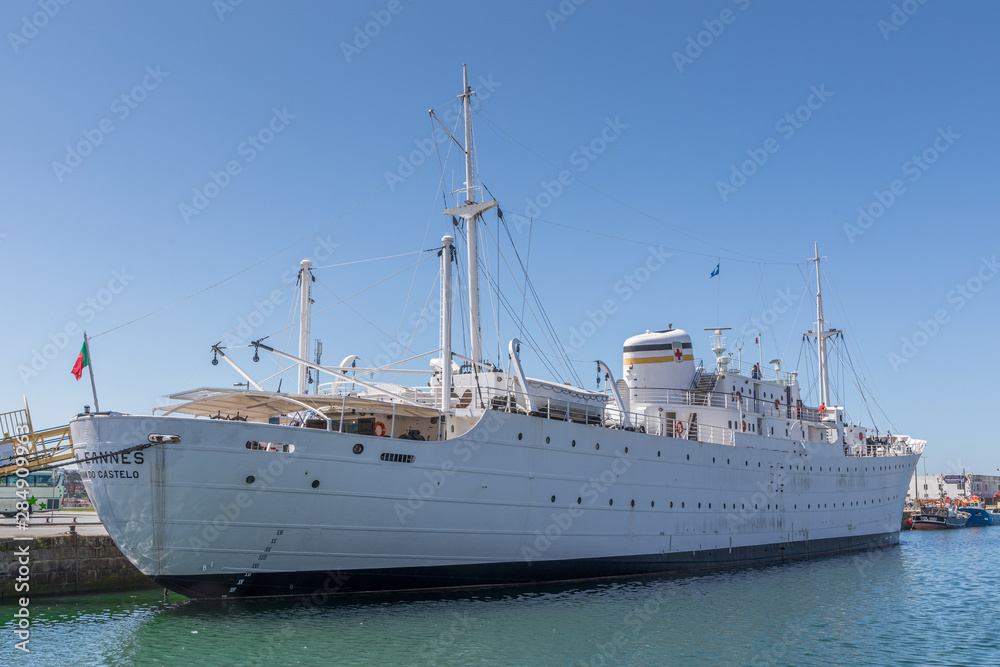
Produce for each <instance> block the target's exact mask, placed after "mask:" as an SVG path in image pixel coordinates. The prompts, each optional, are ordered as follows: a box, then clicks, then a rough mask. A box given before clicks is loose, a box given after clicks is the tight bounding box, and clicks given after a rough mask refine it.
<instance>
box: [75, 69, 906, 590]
mask: <svg viewBox="0 0 1000 667" xmlns="http://www.w3.org/2000/svg"><path fill="white" fill-rule="evenodd" d="M472 94H473V91H472V90H471V88H470V87H469V85H468V78H467V76H465V78H464V89H463V94H462V96H461V97H462V101H463V109H464V116H465V137H464V139H465V141H464V143H463V142H459V141H458V140H457V139H456V143H458V144H460V145H464V147H467V148H470V147H471V145H472V140H471V139H472V134H471V132H472V131H471V124H470V121H469V115H470V108H471V97H472ZM463 150H464V152H465V162H466V182H465V187H464V189H463V191H462V199H464V201H462V202H460V205H458V206H456V207H454V208H450V209H446V210H445V214H446V215H449V216H457V217H461V218H463V219H464V220H465V224H466V228H467V230H468V233H467V240H468V258H467V264H468V276H467V281H466V287H467V289H468V293H467V297H468V303H469V308H468V311H469V330H470V332H471V334H470V338H471V340H470V342H469V349H471V354H470V356H469V357H464V356H460V355H458V354H457V353H455V352H454V351H453V350H452V334H451V328H452V297H453V293H452V273H453V269H452V264H453V253H454V250H453V239H452V238H451V237H449V236H445V237H444V238H443V239H442V243H441V251H440V256H441V273H440V281H441V302H440V306H441V336H440V348H439V349H438V350H436V351H434V352H433V353H430V354H428V355H422V357H423V358H424V359H423V363H425V364H426V365H425V367H424V368H422V369H416V370H413V369H410V370H404V369H403V368H402V367H401V365H400V364H399V363H396V364H389V365H388V366H385V367H380V368H361V367H358V366H357V364H356V357H354V356H353V355H352V356H349V357H347V358H346V359H345V360H344V361H343V362H342V363H341V364H340V365H339V366H322V365H320V364H319V363H312V362H310V361H309V360H308V357H309V349H310V348H309V346H310V342H311V338H310V330H309V322H310V316H309V311H310V304H311V303H312V298H311V284H312V277H311V271H312V269H311V265H310V263H309V262H308V261H305V260H304V261H303V262H302V266H301V271H300V274H299V277H300V287H299V299H300V304H301V305H300V315H301V319H300V327H299V328H300V332H299V350H298V355H297V356H296V355H291V354H288V353H286V352H282V351H279V350H277V349H273V348H271V347H270V346H268V345H265V344H263V343H261V342H260V341H255V342H254V343H253V345H254V347H255V348H256V350H255V354H257V353H261V354H265V353H271V354H276V355H278V356H279V357H283V358H285V359H286V360H288V361H289V362H291V363H292V364H295V365H297V367H298V388H297V391H296V392H295V393H293V394H289V393H279V392H271V391H265V390H264V389H263V388H262V386H261V384H259V383H258V382H257V381H255V380H254V379H253V378H252V377H251V376H250V374H248V373H247V372H245V371H244V370H243V369H242V368H240V366H239V365H238V364H237V363H236V362H235V361H234V360H233V359H232V358H231V357H230V356H229V355H227V354H226V353H225V348H223V347H222V346H216V347H215V348H214V349H215V351H216V354H217V355H218V356H219V357H222V359H223V360H224V361H227V362H228V363H229V364H230V365H231V366H232V367H233V368H234V369H235V370H236V371H237V372H239V373H240V375H242V376H243V378H244V379H245V380H246V388H245V389H198V390H194V391H189V392H186V393H181V394H176V395H173V396H172V397H171V398H172V399H174V400H176V401H178V402H177V403H176V404H174V405H172V406H170V407H168V408H164V409H160V410H158V411H154V413H157V412H158V413H159V414H154V415H146V416H139V415H127V414H121V413H117V412H104V413H84V414H80V415H77V416H76V417H75V418H74V419H73V420H72V422H71V425H70V426H71V429H72V436H73V442H74V443H75V446H76V456H77V459H78V461H79V462H80V468H81V472H82V474H83V476H84V482H85V484H86V488H87V492H88V494H89V496H90V498H91V500H92V501H93V503H94V506H95V508H96V509H97V512H98V514H99V515H100V518H101V521H102V522H103V523H104V526H105V527H106V528H107V531H108V534H109V535H110V536H111V537H112V539H113V540H114V541H115V543H116V544H117V545H118V546H119V547H120V548H121V551H122V553H124V554H125V556H127V557H128V559H129V560H130V561H131V562H132V563H134V564H135V566H136V567H137V568H138V569H139V570H141V571H142V572H143V573H144V574H146V575H147V576H149V577H150V578H152V579H153V580H154V581H156V582H157V583H159V584H162V585H163V586H164V587H166V588H168V589H170V590H172V591H176V592H178V593H181V594H183V595H186V596H189V597H192V598H248V597H278V596H310V595H312V596H322V597H324V598H325V597H326V596H327V595H333V594H339V593H356V592H367V591H402V590H415V589H444V588H453V587H476V586H497V585H511V584H524V583H530V582H541V581H571V580H581V579H594V578H605V577H631V576H638V575H650V574H658V573H668V572H678V571H685V570H696V569H704V568H714V567H720V566H732V565H741V564H750V563H761V562H768V561H779V560H783V559H788V558H796V557H803V556H813V555H819V554H833V553H840V552H847V551H852V550H859V549H871V548H876V547H886V546H890V545H893V544H896V543H897V542H898V539H899V529H900V524H901V517H902V512H903V504H904V498H905V495H906V487H907V484H908V482H909V480H910V477H911V475H912V473H913V470H914V466H915V465H916V461H917V459H918V458H919V456H920V453H921V451H922V450H923V447H924V444H925V443H924V441H921V440H915V439H912V438H910V437H909V436H901V435H895V436H888V437H872V435H871V434H869V433H867V432H866V430H865V429H862V428H860V427H859V426H856V425H852V424H850V423H847V422H846V421H845V413H844V409H843V408H842V407H839V406H833V405H830V395H829V389H828V381H827V370H826V366H827V364H826V343H827V338H828V337H829V336H832V335H835V334H836V333H839V332H836V331H832V330H830V329H828V328H827V326H826V323H825V322H824V319H823V311H822V291H821V289H820V284H819V279H820V272H819V254H818V252H817V253H816V258H815V260H816V276H817V322H816V329H815V331H813V332H810V334H809V335H811V336H814V337H815V338H816V340H817V348H818V351H819V352H818V360H817V361H818V369H819V385H820V386H819V396H820V401H821V405H820V406H819V407H809V406H806V405H803V403H802V398H801V394H800V386H799V383H798V380H797V376H796V374H795V373H791V374H789V373H785V372H782V371H781V370H780V362H779V361H778V360H775V362H773V367H772V368H762V367H761V365H760V364H753V365H751V364H747V363H743V362H742V361H737V360H734V359H733V358H732V357H731V356H729V355H727V353H726V339H725V335H724V329H723V328H719V329H715V330H714V334H713V335H712V336H711V341H712V343H711V344H712V349H713V352H714V353H715V356H716V358H715V362H714V368H711V369H706V368H703V367H702V364H701V363H699V362H697V361H696V360H695V358H694V356H693V349H692V341H691V337H690V336H689V335H688V333H686V332H685V331H683V330H681V329H675V328H672V327H667V329H666V330H663V331H647V332H645V333H642V334H639V335H636V336H632V337H631V338H628V339H627V340H626V341H625V343H624V351H623V362H622V363H623V367H622V377H621V379H617V380H616V379H614V376H613V373H612V371H611V369H610V368H609V367H608V366H607V365H605V364H603V363H602V362H597V363H598V364H599V366H600V368H601V373H602V375H603V376H604V378H605V380H606V382H605V384H606V390H605V391H590V390H586V389H583V388H580V387H574V386H570V385H568V384H561V383H557V382H551V381H546V380H539V379H534V378H531V377H528V376H527V375H526V372H525V370H524V369H523V368H522V364H521V361H520V357H519V351H520V350H519V345H520V344H519V342H518V341H517V340H516V339H514V340H511V341H510V342H509V345H508V349H507V352H508V354H509V358H508V359H507V360H504V361H503V364H504V365H505V367H504V368H498V367H497V366H495V365H493V364H490V363H487V362H484V361H483V354H482V352H481V336H480V324H479V303H478V299H479V285H478V281H479V277H480V276H479V268H478V266H477V252H476V248H477V240H476V229H477V222H479V221H480V220H481V216H482V214H483V212H484V211H487V210H489V209H491V208H493V207H495V206H497V202H496V201H476V199H477V197H476V191H477V190H478V188H475V187H474V186H473V183H474V179H473V173H472V169H473V160H472V151H471V150H465V149H463ZM431 355H433V358H431V359H429V360H428V359H426V357H430V356H431ZM405 361H412V360H405ZM387 372H391V373H393V374H396V373H421V374H423V376H422V377H420V381H419V382H418V383H416V386H414V387H406V386H402V385H399V384H394V383H388V382H378V381H376V380H374V379H373V378H375V377H380V374H384V373H387ZM313 373H315V374H316V375H317V376H319V375H323V374H325V375H328V376H329V377H330V379H331V381H330V382H327V383H322V384H319V385H318V391H316V392H315V393H310V392H308V388H309V378H310V375H311V374H313ZM427 378H429V381H428V379H427Z"/></svg>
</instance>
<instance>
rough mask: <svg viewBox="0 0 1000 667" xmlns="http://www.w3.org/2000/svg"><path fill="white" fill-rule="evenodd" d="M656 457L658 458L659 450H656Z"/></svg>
mask: <svg viewBox="0 0 1000 667" xmlns="http://www.w3.org/2000/svg"><path fill="white" fill-rule="evenodd" d="M656 458H660V450H656Z"/></svg>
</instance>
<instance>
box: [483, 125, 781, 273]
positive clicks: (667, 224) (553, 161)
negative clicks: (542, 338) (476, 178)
mask: <svg viewBox="0 0 1000 667" xmlns="http://www.w3.org/2000/svg"><path fill="white" fill-rule="evenodd" d="M482 113H484V114H486V115H488V116H489V117H490V118H493V119H494V120H495V121H496V122H498V123H500V124H501V125H503V126H504V127H505V128H507V129H508V130H509V131H510V132H511V133H513V134H514V135H515V136H516V137H517V138H518V139H519V140H520V141H519V143H521V144H522V145H525V146H527V147H530V148H532V149H533V150H534V151H536V152H537V153H538V154H539V155H542V156H543V157H545V158H546V159H547V160H548V161H549V162H550V163H551V164H552V165H553V166H555V167H558V168H560V169H565V170H566V171H568V172H570V173H571V174H573V175H574V176H575V177H576V178H577V179H579V180H580V182H581V183H583V184H584V185H586V186H587V187H589V188H590V189H592V190H594V191H595V192H597V193H598V194H600V195H603V196H604V197H607V198H608V199H610V200H611V201H614V202H616V203H618V204H620V205H621V206H624V207H625V208H627V209H629V210H631V211H633V212H635V213H638V214H639V215H641V216H643V217H645V218H648V219H649V220H652V221H653V222H656V223H658V224H660V225H663V226H665V227H667V228H669V229H672V230H674V231H676V232H678V233H679V234H682V235H684V236H686V237H688V238H690V239H692V240H694V241H697V242H698V243H703V244H705V245H707V246H709V247H711V248H715V249H716V250H724V251H727V252H734V253H736V254H737V255H741V256H743V257H747V258H750V259H752V260H756V261H767V262H769V263H772V264H794V263H795V262H782V261H780V260H769V259H764V258H761V257H755V256H753V255H748V254H746V253H742V252H739V251H735V250H730V249H728V248H725V247H723V246H720V245H717V244H714V243H711V242H709V241H706V240H704V239H702V238H699V237H698V236H697V235H695V234H693V233H691V232H689V231H688V230H687V229H685V228H683V227H680V226H678V225H676V224H674V223H670V222H667V221H666V220H662V219H660V218H657V217H656V216H654V215H652V214H649V213H646V212H645V211H642V210H640V209H638V208H636V207H635V206H632V205H631V204H629V203H628V202H626V201H623V200H621V199H619V198H618V197H616V196H614V195H612V194H611V193H609V192H606V191H605V190H603V189H601V188H600V187H598V186H597V185H595V184H593V183H591V182H590V181H588V180H587V179H585V178H583V177H582V176H581V175H580V174H579V173H577V172H576V171H575V170H573V169H571V168H570V167H567V166H566V165H564V164H562V163H560V162H559V161H558V160H557V159H555V158H554V157H552V156H551V155H549V154H548V153H546V152H545V151H543V150H542V149H541V148H539V147H538V146H536V145H534V144H533V143H531V142H530V141H529V140H528V139H526V138H525V137H523V136H522V135H520V134H519V133H518V132H517V131H516V130H514V129H513V128H512V127H510V126H509V125H507V124H506V123H504V122H503V121H502V120H500V119H499V118H497V117H496V116H495V115H494V114H492V113H490V112H489V111H487V110H486V109H485V108H483V109H482ZM483 120H484V122H486V123H487V125H489V120H488V119H487V118H484V119H483ZM748 247H751V246H748Z"/></svg>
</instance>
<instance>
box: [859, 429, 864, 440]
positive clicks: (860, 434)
mask: <svg viewBox="0 0 1000 667" xmlns="http://www.w3.org/2000/svg"><path fill="white" fill-rule="evenodd" d="M864 441H865V434H864V433H862V432H861V431H858V442H864Z"/></svg>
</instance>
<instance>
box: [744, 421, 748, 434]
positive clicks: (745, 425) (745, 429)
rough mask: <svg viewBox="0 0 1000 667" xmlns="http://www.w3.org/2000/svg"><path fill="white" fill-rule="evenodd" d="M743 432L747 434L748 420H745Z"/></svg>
mask: <svg viewBox="0 0 1000 667" xmlns="http://www.w3.org/2000/svg"><path fill="white" fill-rule="evenodd" d="M743 432H744V433H746V432H747V420H745V419H744V420H743Z"/></svg>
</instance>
